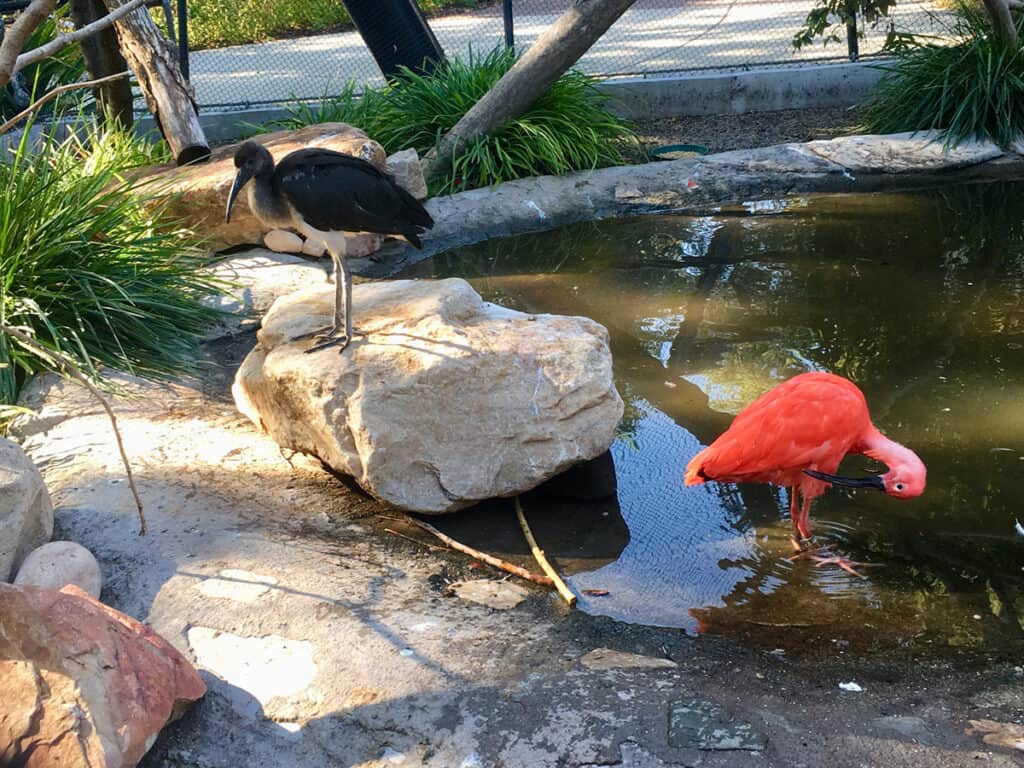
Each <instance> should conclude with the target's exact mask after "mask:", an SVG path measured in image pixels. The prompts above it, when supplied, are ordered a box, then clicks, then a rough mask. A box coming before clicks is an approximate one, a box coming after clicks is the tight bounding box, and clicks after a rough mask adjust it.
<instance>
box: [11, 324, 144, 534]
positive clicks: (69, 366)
mask: <svg viewBox="0 0 1024 768" xmlns="http://www.w3.org/2000/svg"><path fill="white" fill-rule="evenodd" d="M0 333H3V334H5V335H7V336H10V337H11V338H13V339H16V340H17V341H18V343H20V344H21V345H22V346H23V347H25V348H26V349H28V350H29V351H31V352H34V353H35V354H37V355H39V356H40V357H42V358H43V359H44V360H48V361H49V362H50V364H51V365H53V366H54V367H56V368H59V369H61V370H63V371H64V372H65V373H67V374H68V375H69V376H70V377H71V378H73V379H74V380H75V381H77V382H78V383H80V384H81V385H82V386H84V387H85V388H86V389H88V390H89V392H90V394H92V396H93V397H95V398H96V399H97V400H99V401H100V405H102V406H103V410H105V411H106V412H107V416H108V417H109V418H110V426H111V427H113V429H114V438H115V439H116V440H117V450H118V451H120V453H121V463H122V464H124V471H125V474H126V475H127V476H128V487H129V488H131V490H132V496H133V497H134V498H135V506H136V508H137V509H138V510H139V536H144V535H145V533H146V513H145V512H144V511H143V509H142V499H141V498H139V491H138V489H137V488H136V487H135V476H134V475H133V474H132V465H131V464H130V463H129V462H128V454H127V452H126V451H125V449H124V442H123V441H122V440H121V430H120V429H118V427H117V417H116V416H115V415H114V409H113V408H111V407H110V403H109V402H107V398H105V397H104V396H103V393H102V392H100V391H99V389H97V388H96V385H95V384H93V383H92V382H91V381H90V380H89V377H88V376H86V375H85V374H84V373H82V370H81V369H80V368H79V367H78V365H76V364H75V361H74V360H72V359H71V358H70V357H68V356H67V355H65V354H62V353H61V352H57V351H56V350H53V349H49V348H47V347H44V346H43V345H42V344H40V343H39V342H38V341H36V340H35V339H33V338H32V337H31V336H29V335H28V334H27V333H25V332H24V331H21V330H19V329H17V328H12V327H11V326H9V325H3V324H0Z"/></svg>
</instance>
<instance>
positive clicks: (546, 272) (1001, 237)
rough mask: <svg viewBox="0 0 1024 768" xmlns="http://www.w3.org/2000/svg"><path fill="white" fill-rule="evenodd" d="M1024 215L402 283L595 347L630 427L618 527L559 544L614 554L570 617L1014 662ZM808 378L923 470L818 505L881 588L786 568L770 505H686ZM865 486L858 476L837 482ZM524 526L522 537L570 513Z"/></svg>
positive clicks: (568, 564) (464, 256)
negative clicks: (916, 477) (471, 295)
mask: <svg viewBox="0 0 1024 768" xmlns="http://www.w3.org/2000/svg"><path fill="white" fill-rule="evenodd" d="M1022 193H1024V187H1019V186H1018V187H1014V186H1009V185H988V186H974V187H961V188H951V189H949V190H944V191H941V192H937V193H928V194H919V195H910V194H900V195H870V196H835V197H821V198H804V199H794V200H788V201H785V202H781V203H773V204H762V205H757V206H748V207H746V208H741V209H737V210H734V211H727V212H723V213H722V214H721V215H715V216H708V217H697V218H693V217H684V216H662V217H648V218H641V219H635V220H626V221H622V220H620V221H609V222H603V223H598V224H588V225H581V226H575V227H570V228H568V229H565V230H561V231H558V232H551V233H544V234H538V235H531V236H524V237H518V238H513V239H507V240H498V241H491V242H488V243H485V244H482V245H479V246H474V247H470V248H464V249H460V250H458V251H455V252H452V253H449V254H446V255H444V256H440V257H437V258H434V259H432V260H430V261H428V262H425V263H423V264H421V265H418V266H417V267H416V268H414V270H412V272H411V274H414V275H417V276H433V277H448V276H454V275H458V276H463V277H467V278H469V279H470V280H471V281H472V282H473V283H474V285H475V286H476V287H477V289H478V290H479V291H480V292H481V293H482V294H484V296H485V297H486V298H488V299H491V300H493V301H496V302H498V303H501V304H505V305H508V306H512V307H515V308H518V309H522V310H528V311H531V312H555V313H567V314H580V315H587V316H589V317H592V318H594V319H596V320H598V321H599V322H601V323H603V324H604V325H605V326H606V327H607V328H608V330H609V331H610V333H611V339H612V351H613V354H614V357H615V367H616V376H617V383H618V387H619V391H620V393H621V394H622V396H623V398H624V399H625V400H626V403H627V406H626V416H625V419H624V421H623V423H622V425H621V428H620V432H619V437H618V439H617V440H616V442H615V445H614V447H613V449H612V455H613V457H614V463H615V474H616V478H617V482H618V493H617V501H618V509H617V510H613V513H612V514H609V512H608V509H607V508H599V509H598V511H597V512H595V513H594V514H592V515H590V516H588V515H586V514H582V515H580V514H578V510H576V511H574V512H573V515H575V517H574V518H573V520H575V522H574V523H571V525H574V526H575V528H574V529H573V530H571V531H569V532H568V533H566V534H564V535H563V536H562V538H563V539H564V540H566V541H571V540H574V538H576V537H578V541H577V545H579V542H580V541H582V540H583V539H586V540H590V541H597V540H599V539H600V538H601V537H600V532H601V530H602V529H603V528H604V527H607V528H608V530H609V531H613V529H614V531H618V533H614V532H613V533H612V534H610V535H613V536H615V535H617V536H619V537H620V542H621V543H620V546H618V547H616V548H615V552H617V553H618V556H617V557H616V556H615V554H614V553H613V554H612V555H610V556H608V555H607V553H605V555H606V556H605V557H604V558H603V559H598V560H596V561H594V560H591V561H587V560H586V555H585V553H583V558H582V560H581V561H579V562H582V563H583V566H582V567H585V568H587V570H583V571H578V572H576V573H574V574H573V576H572V579H571V581H572V584H573V586H574V587H575V588H576V589H577V591H582V590H587V589H590V590H607V592H608V594H607V595H604V596H592V595H586V594H584V596H583V599H582V601H581V607H582V608H583V609H584V610H586V611H590V612H593V613H599V614H606V615H609V616H613V617H616V618H620V619H624V620H628V621H633V622H641V623H647V624H656V625H666V626H674V627H682V628H685V629H687V630H688V631H701V632H711V633H728V634H739V635H742V636H747V637H750V638H751V639H752V640H755V641H758V642H760V643H764V644H767V645H769V646H774V645H780V646H785V647H790V646H792V645H794V644H800V643H811V642H815V641H824V642H834V643H836V644H837V645H838V646H839V647H840V648H843V647H846V646H847V644H849V646H850V647H854V648H858V647H859V648H873V647H893V646H901V647H911V648H919V647H929V646H930V647H949V646H955V647H971V648H986V649H992V650H995V649H1000V648H1002V649H1011V648H1014V647H1017V646H1019V644H1020V642H1021V640H1022V629H1021V627H1022V625H1024V538H1019V537H1017V536H1016V534H1015V532H1014V522H1015V519H1016V518H1017V517H1018V516H1020V517H1021V518H1022V519H1024V223H1022V220H1024V194H1022ZM807 370H828V371H833V372H836V373H839V374H842V375H845V376H848V377H850V378H851V379H853V380H854V381H856V382H857V383H858V384H859V385H860V386H861V388H862V389H863V390H864V392H865V394H866V396H867V399H868V402H869V404H870V406H871V411H872V415H873V418H874V420H875V423H876V424H877V425H878V426H879V427H880V428H881V429H882V430H883V431H884V432H885V433H887V434H888V435H890V436H891V437H893V438H894V439H896V440H899V441H900V442H903V443H905V444H907V445H909V446H911V447H912V448H913V449H914V450H915V451H917V453H918V454H920V455H921V457H922V458H923V459H924V461H925V462H926V464H927V465H928V470H929V475H928V477H929V485H928V489H927V491H926V492H925V494H924V495H923V496H922V497H921V498H919V499H914V500H910V501H900V500H897V499H892V498H889V497H886V496H884V495H882V494H872V493H869V492H860V493H858V494H855V495H853V494H849V493H844V492H840V491H836V490H833V491H831V492H829V493H828V494H827V495H826V496H824V497H823V498H821V499H820V500H819V501H818V502H817V503H816V504H815V507H814V509H813V511H812V522H813V523H814V528H815V532H816V533H817V534H818V535H819V536H822V537H824V538H825V539H827V540H831V541H833V542H835V543H836V544H837V547H838V549H839V550H841V551H842V552H843V553H844V554H847V555H848V556H851V557H853V558H854V559H857V560H865V561H870V562H873V563H877V564H880V567H876V568H871V569H870V570H867V571H866V574H867V577H868V578H866V579H864V580H860V579H856V578H854V577H852V576H849V575H848V574H846V573H843V572H842V571H839V570H836V569H818V568H815V567H813V565H811V564H810V563H808V562H797V563H791V562H789V561H788V560H787V559H786V555H788V554H790V550H789V546H790V545H789V532H790V524H789V521H788V516H787V509H788V506H787V499H786V492H785V491H781V490H778V489H774V488H770V487H767V486H755V485H751V486H743V487H739V486H728V485H717V484H709V485H706V486H702V487H698V488H684V486H683V483H682V473H683V469H684V467H685V466H686V463H687V461H688V460H689V458H690V457H691V456H693V454H694V453H696V452H697V451H698V450H699V449H700V447H701V446H702V445H705V444H707V443H709V442H711V441H712V440H714V439H715V437H717V436H718V435H719V434H720V433H721V432H722V431H723V430H724V429H725V428H726V427H727V426H728V425H729V423H730V421H731V418H732V416H734V415H735V414H736V413H737V412H738V411H739V409H740V408H741V407H742V406H743V405H744V404H746V403H748V402H750V401H751V400H753V399H754V398H755V397H757V396H758V395H759V394H761V393H762V392H764V391H765V390H767V389H768V388H770V387H771V386H772V385H774V384H776V383H777V382H779V381H782V380H783V379H786V378H788V377H790V376H792V375H794V374H796V373H799V372H802V371H807ZM868 466H869V461H868V460H867V459H863V458H862V457H852V458H850V459H848V461H847V464H846V465H844V470H849V471H850V472H852V473H857V472H860V471H862V470H864V469H867V468H868ZM531 503H532V505H533V507H534V508H533V510H532V514H533V515H534V517H535V518H548V517H549V516H552V517H553V516H558V515H560V514H563V512H564V509H565V508H566V505H567V504H568V502H561V501H559V500H557V499H550V498H547V497H545V498H544V499H541V498H540V497H538V498H537V499H535V500H533V501H532V502H531ZM574 503H575V502H574ZM606 506H607V505H606ZM611 506H612V507H614V506H615V504H614V499H613V500H612V504H611ZM574 509H576V508H575V507H574ZM619 514H621V518H622V519H624V521H625V524H626V526H628V530H629V534H628V543H627V539H626V537H625V536H624V535H622V531H621V525H619V526H618V527H617V526H616V523H615V522H614V521H615V519H616V518H617V517H618V515H619ZM552 535H554V534H552ZM541 545H542V546H545V542H544V541H543V540H542V541H541ZM580 546H582V545H580ZM577 548H578V547H577ZM554 553H555V554H556V555H559V554H561V555H562V556H563V563H562V566H563V567H565V568H566V569H567V570H569V571H572V570H574V567H581V566H580V565H579V564H578V563H577V564H576V565H575V566H574V562H573V561H571V560H568V559H566V558H569V557H573V558H575V557H577V556H578V555H580V553H579V552H569V551H568V550H563V552H561V553H560V552H559V549H558V546H555V547H554Z"/></svg>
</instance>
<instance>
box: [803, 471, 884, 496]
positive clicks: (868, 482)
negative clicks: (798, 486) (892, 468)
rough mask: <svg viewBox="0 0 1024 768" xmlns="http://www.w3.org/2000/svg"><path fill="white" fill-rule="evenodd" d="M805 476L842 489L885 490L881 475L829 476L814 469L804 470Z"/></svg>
mask: <svg viewBox="0 0 1024 768" xmlns="http://www.w3.org/2000/svg"><path fill="white" fill-rule="evenodd" d="M804 474H805V475H810V476H811V477H813V478H814V479H815V480H823V481H825V482H826V483H832V485H839V486H842V487H843V488H874V489H875V490H876V491H884V490H885V481H883V480H882V476H881V475H869V476H868V477H843V476H842V475H830V474H828V472H818V471H817V470H815V469H805V470H804Z"/></svg>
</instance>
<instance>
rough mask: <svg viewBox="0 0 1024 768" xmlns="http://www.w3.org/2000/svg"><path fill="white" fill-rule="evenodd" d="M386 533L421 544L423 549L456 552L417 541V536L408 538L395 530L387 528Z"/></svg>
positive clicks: (448, 548) (449, 548) (437, 545)
mask: <svg viewBox="0 0 1024 768" xmlns="http://www.w3.org/2000/svg"><path fill="white" fill-rule="evenodd" d="M384 531H385V532H386V533H390V534H391V535H392V536H397V537H398V538H400V539H405V540H406V541H411V542H412V543H413V544H419V545H420V546H421V547H426V548H427V549H445V550H448V551H449V552H454V551H455V550H454V549H452V548H451V547H445V546H442V545H441V544H430V543H428V542H426V541H423V540H422V539H417V538H416V537H415V536H406V535H405V534H404V533H402V532H401V531H396V530H395V529H394V528H385V529H384Z"/></svg>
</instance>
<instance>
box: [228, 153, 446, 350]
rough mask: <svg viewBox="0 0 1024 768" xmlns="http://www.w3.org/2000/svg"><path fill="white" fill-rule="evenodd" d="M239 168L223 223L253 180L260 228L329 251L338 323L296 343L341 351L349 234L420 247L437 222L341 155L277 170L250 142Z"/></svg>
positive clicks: (348, 321) (313, 156)
mask: <svg viewBox="0 0 1024 768" xmlns="http://www.w3.org/2000/svg"><path fill="white" fill-rule="evenodd" d="M235 167H236V168H238V172H237V174H236V175H235V183H234V184H233V185H232V187H231V192H230V193H229V194H228V205H227V210H226V211H225V216H224V218H225V220H226V221H231V206H232V205H234V202H235V197H236V196H237V195H238V193H239V191H240V190H241V189H242V188H243V187H244V186H245V185H246V183H247V182H248V181H249V180H250V179H251V180H252V185H251V186H250V187H249V190H248V194H249V208H251V209H252V212H253V213H254V214H255V215H256V218H258V219H259V220H260V223H262V224H263V225H264V226H265V227H268V228H279V229H294V230H296V231H298V232H300V233H302V234H303V235H305V236H306V237H307V238H314V239H317V240H321V241H323V243H324V244H325V245H326V246H327V252H328V253H330V254H331V259H332V261H333V262H334V284H335V297H334V324H333V325H331V326H326V327H324V328H318V329H317V330H315V331H312V332H311V333H308V334H305V335H304V336H302V337H299V338H307V337H309V336H315V337H316V338H317V340H318V341H319V342H321V343H320V344H317V345H316V346H314V347H313V348H312V349H309V350H307V351H309V352H314V351H317V350H320V349H325V348H326V347H330V346H334V345H340V346H341V349H342V350H344V349H345V347H347V346H348V344H349V342H350V341H351V340H352V276H351V275H350V274H349V271H348V267H347V266H346V264H345V233H346V232H348V233H353V234H354V233H359V232H373V233H376V234H380V235H393V236H394V235H400V236H402V237H404V238H405V239H406V240H408V241H409V242H410V243H411V244H412V245H414V246H415V247H416V248H422V247H423V243H422V242H421V241H420V238H419V236H420V235H421V234H422V233H423V232H424V230H427V229H430V228H432V227H433V226H434V220H433V219H432V218H430V214H429V213H427V212H426V210H424V208H423V206H422V205H421V204H420V203H419V201H418V200H416V198H414V197H413V196H412V195H410V194H409V193H408V192H406V191H405V190H404V189H402V188H401V187H400V186H398V184H397V183H396V182H395V180H394V179H393V178H392V177H391V176H389V175H388V174H386V173H383V172H382V171H380V170H378V169H377V168H376V167H375V166H374V165H372V164H370V163H368V162H366V161H365V160H362V159H360V158H358V157H352V156H351V155H346V154H342V153H341V152H334V151H332V150H329V149H300V150H298V151H297V152H291V153H289V154H288V155H286V156H285V157H284V158H282V159H281V162H280V163H278V164H277V166H276V167H275V165H274V158H273V157H272V156H271V154H270V152H269V151H268V150H267V148H266V147H264V146H263V145H261V144H257V143H256V142H255V141H247V142H245V143H244V144H242V146H240V147H239V148H238V149H237V150H236V152H235ZM343 314H344V325H343V321H342V315H343Z"/></svg>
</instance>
